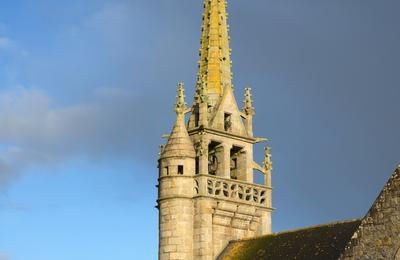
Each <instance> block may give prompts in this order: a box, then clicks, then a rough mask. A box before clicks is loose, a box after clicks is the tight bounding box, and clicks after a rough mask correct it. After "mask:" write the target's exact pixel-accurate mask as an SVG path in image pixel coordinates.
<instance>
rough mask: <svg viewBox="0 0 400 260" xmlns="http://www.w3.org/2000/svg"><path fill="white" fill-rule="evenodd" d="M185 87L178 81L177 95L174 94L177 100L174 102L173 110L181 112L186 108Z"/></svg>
mask: <svg viewBox="0 0 400 260" xmlns="http://www.w3.org/2000/svg"><path fill="white" fill-rule="evenodd" d="M185 97H186V96H185V89H184V86H183V83H182V82H179V83H178V95H177V96H176V98H177V102H176V104H175V112H176V113H177V114H183V113H184V112H185V110H186V105H187V103H186V102H185Z"/></svg>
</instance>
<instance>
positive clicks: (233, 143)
mask: <svg viewBox="0 0 400 260" xmlns="http://www.w3.org/2000/svg"><path fill="white" fill-rule="evenodd" d="M184 97H185V96H184V93H183V84H179V86H178V96H177V98H178V102H177V104H176V106H175V112H176V113H177V120H176V123H175V126H174V128H173V130H172V133H171V135H169V138H168V142H167V144H166V145H165V146H163V147H162V149H161V153H160V160H159V162H158V168H159V170H160V172H159V185H158V189H159V190H158V191H159V193H158V201H157V202H158V206H157V207H158V208H159V214H160V215H159V216H160V223H159V227H160V237H159V259H189V260H190V259H207V260H208V259H210V260H211V259H216V257H217V256H218V255H219V254H220V252H221V251H222V249H223V248H224V247H225V246H226V245H227V244H228V242H229V241H230V240H236V239H242V238H246V237H252V236H255V235H264V234H269V233H270V232H271V212H272V210H273V208H272V200H271V193H272V188H271V170H272V167H271V165H272V162H271V154H270V150H269V148H268V149H266V151H265V161H264V166H260V165H259V164H257V163H256V162H255V161H254V159H253V146H254V144H256V143H258V142H261V141H265V140H266V139H263V138H256V137H254V136H253V116H254V114H255V113H254V107H253V101H252V99H251V93H250V89H249V88H247V89H246V91H245V102H244V107H243V109H239V107H238V104H237V102H236V99H235V95H234V91H233V87H232V74H231V59H230V48H229V36H228V25H227V13H226V1H225V0H204V14H203V28H202V37H201V48H200V61H199V73H198V80H197V84H196V91H195V97H194V102H193V105H192V107H190V108H186V103H185V100H184ZM185 114H189V122H188V124H187V127H186V126H185V123H184V121H185ZM254 170H256V171H259V172H261V173H263V174H264V175H265V178H264V183H263V184H256V183H254V177H253V176H254Z"/></svg>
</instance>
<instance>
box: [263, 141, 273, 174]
mask: <svg viewBox="0 0 400 260" xmlns="http://www.w3.org/2000/svg"><path fill="white" fill-rule="evenodd" d="M264 152H265V154H264V169H265V170H266V171H267V172H269V173H271V172H272V154H271V147H269V146H266V147H264Z"/></svg>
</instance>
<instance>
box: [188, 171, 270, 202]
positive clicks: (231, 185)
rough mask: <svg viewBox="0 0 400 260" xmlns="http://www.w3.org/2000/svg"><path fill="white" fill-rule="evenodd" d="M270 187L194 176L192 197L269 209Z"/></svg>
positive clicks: (209, 176)
mask: <svg viewBox="0 0 400 260" xmlns="http://www.w3.org/2000/svg"><path fill="white" fill-rule="evenodd" d="M270 191H271V188H270V187H266V186H263V185H258V184H250V183H246V182H242V181H238V180H232V179H225V178H221V177H218V176H213V175H204V174H201V175H196V176H195V178H194V195H195V196H206V197H212V198H219V199H226V200H229V201H233V202H239V203H244V204H250V205H256V206H260V207H271V205H270V204H271V202H270V200H268V197H269V196H268V195H269V193H270Z"/></svg>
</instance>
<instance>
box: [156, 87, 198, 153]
mask: <svg viewBox="0 0 400 260" xmlns="http://www.w3.org/2000/svg"><path fill="white" fill-rule="evenodd" d="M184 91H185V90H184V88H183V83H179V84H178V95H177V96H176V98H177V102H176V104H175V112H176V123H175V126H174V128H173V129H172V132H171V135H170V136H169V138H168V142H167V144H166V145H165V147H164V148H163V151H162V152H161V157H160V158H168V157H189V158H195V157H196V152H195V150H194V146H193V142H192V140H191V139H190V137H189V134H188V131H187V129H186V126H185V111H186V102H185V94H184Z"/></svg>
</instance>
